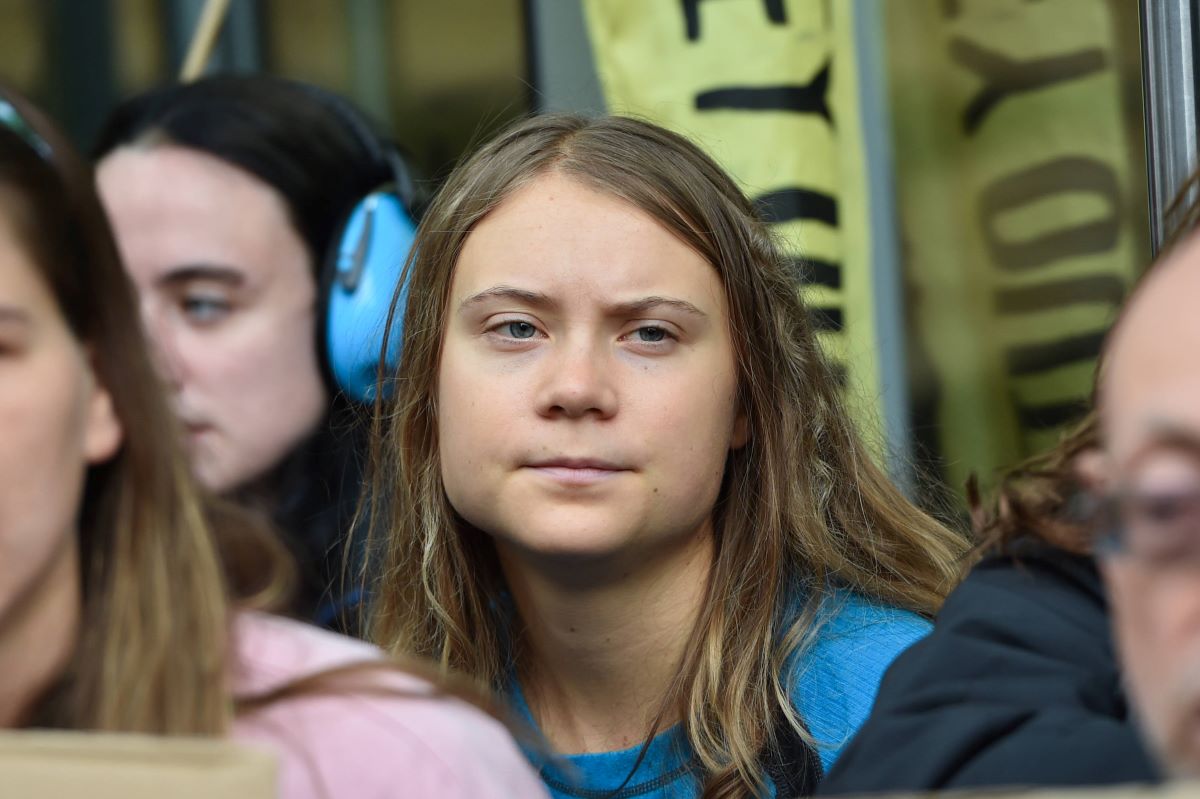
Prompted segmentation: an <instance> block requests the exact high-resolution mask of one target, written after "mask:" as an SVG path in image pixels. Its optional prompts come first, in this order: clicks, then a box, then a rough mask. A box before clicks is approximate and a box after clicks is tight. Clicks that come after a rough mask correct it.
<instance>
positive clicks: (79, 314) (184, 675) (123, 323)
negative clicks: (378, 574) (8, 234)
mask: <svg viewBox="0 0 1200 799" xmlns="http://www.w3.org/2000/svg"><path fill="white" fill-rule="evenodd" d="M0 100H3V101H5V102H8V103H10V104H11V105H12V106H13V107H14V108H15V109H16V110H17V112H18V113H19V115H20V117H21V118H22V120H23V122H24V123H26V124H27V125H28V129H25V130H22V129H20V127H19V126H20V122H19V121H18V122H16V124H15V125H14V123H13V120H7V125H6V126H0V198H2V199H0V210H3V212H4V213H5V214H6V215H7V216H8V217H9V218H10V219H11V220H12V222H13V225H14V229H15V231H16V233H17V236H18V239H19V241H20V242H21V244H22V245H23V246H24V247H25V249H26V251H27V252H28V253H29V254H30V256H31V260H32V261H33V263H34V265H35V267H36V268H37V269H38V271H39V274H40V276H41V278H42V280H43V281H44V282H45V284H46V285H47V286H48V287H49V288H50V290H51V292H52V294H53V296H54V298H55V301H56V303H57V305H58V308H59V310H60V312H61V313H62V315H63V317H64V319H65V320H66V322H67V324H68V326H69V327H70V329H71V331H72V333H73V335H74V336H75V337H76V339H78V340H79V341H80V342H81V343H82V344H84V345H85V346H86V347H87V348H88V351H89V353H90V354H91V360H92V364H93V368H94V370H95V374H96V378H97V380H98V381H99V383H100V384H102V385H103V386H104V387H105V389H106V390H107V391H108V393H109V394H110V396H111V398H112V403H113V407H114V411H115V413H116V416H117V418H118V419H119V420H120V423H121V427H122V430H123V438H122V443H121V446H120V448H119V450H118V452H117V453H116V455H115V456H114V457H113V458H111V459H110V460H108V461H106V462H104V463H102V464H99V465H95V466H92V467H91V468H89V469H88V472H87V475H86V479H85V484H84V496H83V500H82V507H81V509H80V511H79V516H78V518H79V525H78V535H79V542H80V546H79V553H80V554H79V557H80V560H81V563H82V581H83V584H82V589H83V590H82V618H81V623H80V625H79V629H80V637H79V639H78V640H77V642H76V644H75V651H74V653H73V656H72V658H71V661H70V665H69V666H68V668H67V672H66V674H65V675H63V677H62V678H61V679H60V680H59V681H58V683H57V684H56V685H55V686H54V687H53V688H52V689H51V690H50V692H49V693H48V695H46V696H44V697H41V698H40V700H39V703H38V706H37V707H36V708H35V711H34V715H35V720H36V722H37V723H38V724H44V725H50V726H56V727H63V728H69V729H81V730H108V731H121V732H144V733H172V734H176V733H177V734H195V735H200V734H205V735H209V734H211V735H215V734H220V733H223V732H225V731H226V730H227V729H228V725H229V722H230V720H231V718H232V716H233V712H234V706H233V702H232V700H231V698H230V693H229V686H228V685H227V679H226V672H227V666H228V656H229V652H228V640H227V639H228V631H227V625H228V619H229V610H230V602H231V597H232V596H237V597H240V598H242V599H245V600H247V601H249V602H250V604H256V602H257V604H263V603H269V602H270V601H272V599H273V598H274V597H276V596H277V595H280V593H281V592H282V591H283V590H284V586H285V583H286V581H287V575H288V570H287V566H286V561H285V560H283V559H282V551H281V550H279V549H276V548H273V546H272V544H271V541H272V540H273V539H272V537H271V535H270V534H269V532H268V531H267V530H266V529H265V528H263V527H262V526H261V525H259V524H258V523H256V522H255V521H254V520H253V519H251V518H250V517H248V516H245V515H244V514H241V513H239V512H237V511H235V510H233V509H231V508H229V507H227V506H224V505H219V504H215V503H213V502H210V501H207V500H205V499H204V498H203V497H202V496H201V495H200V493H199V491H198V489H197V488H196V487H195V484H194V483H193V481H192V479H191V477H190V474H189V467H188V463H187V461H186V458H185V456H184V454H183V452H182V449H181V445H180V433H179V430H178V429H177V426H176V421H175V418H174V415H173V414H172V412H171V410H170V408H169V407H168V405H167V403H166V400H165V393H164V392H163V390H162V387H161V385H160V383H159V380H158V377H157V375H156V373H155V370H154V368H153V365H152V364H151V362H150V359H149V357H148V355H147V352H148V351H147V348H146V342H145V340H144V338H143V336H142V332H141V327H140V325H139V322H138V320H139V315H138V308H137V304H136V300H135V297H134V293H133V289H132V287H131V285H130V284H129V283H128V281H127V280H126V278H125V274H124V271H123V269H122V265H121V262H120V260H119V257H118V254H117V249H116V245H115V242H114V240H113V236H112V232H111V230H110V229H109V225H108V222H107V219H106V217H105V215H104V213H103V211H102V209H101V206H100V202H99V199H98V198H97V196H96V193H95V190H94V188H93V186H92V176H91V170H90V169H89V168H88V166H87V165H86V164H85V163H84V162H83V161H82V160H81V159H80V158H79V157H78V155H76V153H75V152H74V151H73V150H72V148H71V147H70V146H69V145H68V144H67V142H66V141H65V140H64V138H63V137H62V136H61V135H60V134H59V133H58V131H57V130H56V129H55V128H54V127H53V126H52V125H51V124H50V123H49V121H48V120H46V119H45V118H44V117H43V116H42V115H41V114H40V113H39V112H38V111H37V110H36V109H34V108H32V107H31V106H30V105H29V104H28V103H26V102H25V101H24V100H23V99H22V98H21V97H19V96H17V95H16V94H15V93H13V92H10V91H7V90H4V89H0ZM38 146H41V147H42V150H43V151H42V152H40V153H39V152H38V149H37V147H38ZM30 390H36V387H31V388H30ZM213 525H216V526H218V527H219V529H220V530H221V531H223V533H224V534H225V535H226V536H227V541H228V544H229V548H228V549H227V550H225V551H221V550H220V549H219V547H218V545H217V543H216V542H215V540H214V538H213V536H212V529H211V528H212V526H213ZM251 563H252V564H254V568H250V565H249V564H251ZM231 592H232V593H231Z"/></svg>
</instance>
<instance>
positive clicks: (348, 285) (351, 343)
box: [314, 91, 417, 404]
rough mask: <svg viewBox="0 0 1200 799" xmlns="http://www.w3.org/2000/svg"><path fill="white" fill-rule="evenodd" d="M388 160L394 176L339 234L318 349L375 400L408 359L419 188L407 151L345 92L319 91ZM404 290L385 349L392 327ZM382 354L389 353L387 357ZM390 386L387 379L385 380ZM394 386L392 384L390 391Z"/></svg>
mask: <svg viewBox="0 0 1200 799" xmlns="http://www.w3.org/2000/svg"><path fill="white" fill-rule="evenodd" d="M314 93H316V94H317V96H319V97H320V99H321V100H322V102H323V103H324V104H325V105H327V106H328V107H329V108H330V110H331V111H333V112H334V113H336V114H337V115H338V117H340V118H341V119H342V120H343V121H344V123H345V125H346V127H347V128H349V129H350V130H353V131H354V134H355V136H357V137H358V139H359V140H360V141H361V142H362V144H363V146H364V147H365V148H366V149H367V151H368V152H370V153H371V154H372V155H373V156H374V157H375V159H376V161H377V162H378V163H379V164H380V168H381V171H386V172H387V173H390V175H389V177H390V182H389V183H387V184H386V185H382V186H380V187H378V188H376V189H375V190H374V191H372V192H371V193H370V194H368V195H367V196H366V197H364V198H362V199H361V200H359V201H358V202H357V203H356V204H355V206H354V207H353V208H352V209H351V210H350V212H349V214H348V215H347V216H346V217H345V220H344V221H343V223H342V225H341V227H340V228H339V229H338V231H337V232H336V233H335V234H334V236H333V240H332V243H331V247H330V250H329V252H328V253H327V254H326V258H325V264H324V270H323V273H322V275H321V280H320V285H321V291H322V294H321V302H320V312H321V315H322V317H323V319H322V325H321V327H320V328H319V331H320V332H319V334H318V338H319V341H318V348H319V350H320V353H321V356H322V361H323V364H324V366H325V369H326V371H327V373H328V376H329V377H330V378H331V379H332V382H333V383H334V385H335V388H336V389H338V390H340V391H341V392H342V393H343V394H345V395H346V397H347V398H349V399H350V400H352V401H354V402H358V403H363V404H370V403H372V402H374V401H375V399H376V394H377V392H378V387H379V385H380V381H379V378H380V374H381V365H382V374H383V375H384V376H387V375H389V374H391V373H392V372H394V371H395V369H396V368H397V366H398V365H399V363H400V354H401V351H402V349H403V332H404V331H403V325H404V309H405V305H406V303H407V299H408V286H407V284H405V285H403V286H401V285H400V283H401V280H402V278H403V276H404V266H405V263H406V262H407V260H408V253H409V250H411V249H412V245H413V240H414V239H415V238H416V227H417V226H416V223H415V222H414V221H413V216H412V213H411V209H412V206H413V196H414V193H415V191H414V187H413V182H412V178H411V177H410V176H409V173H408V169H407V167H406V166H405V164H404V160H403V159H402V158H401V156H400V154H399V153H398V152H396V151H395V150H394V149H393V148H391V147H389V146H388V145H386V144H385V143H384V142H382V141H381V140H380V139H379V138H378V137H377V136H376V135H375V134H374V132H373V131H372V130H371V129H370V127H369V125H368V124H367V123H366V122H365V121H364V120H363V118H362V117H360V116H359V115H358V113H357V112H356V111H355V110H354V109H353V107H351V106H350V105H349V103H347V102H346V101H345V100H343V99H342V98H340V97H338V96H337V95H333V94H329V93H327V92H324V91H314ZM397 292H398V293H399V296H398V301H397V304H396V311H395V315H394V316H393V319H392V327H391V330H390V332H389V334H388V335H387V352H386V353H384V352H383V345H384V330H385V328H386V326H387V318H388V313H389V311H390V309H391V306H392V300H393V297H395V296H396V295H397ZM381 356H382V357H381ZM384 385H386V383H385V384H384ZM388 393H389V392H388V391H387V389H386V388H385V389H384V398H385V399H386V396H387V394H388Z"/></svg>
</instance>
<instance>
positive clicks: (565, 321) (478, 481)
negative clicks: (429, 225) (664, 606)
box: [437, 173, 746, 570]
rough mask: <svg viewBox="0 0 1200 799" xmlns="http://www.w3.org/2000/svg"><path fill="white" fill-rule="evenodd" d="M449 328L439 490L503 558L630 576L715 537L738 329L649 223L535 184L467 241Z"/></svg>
mask: <svg viewBox="0 0 1200 799" xmlns="http://www.w3.org/2000/svg"><path fill="white" fill-rule="evenodd" d="M445 325H446V328H445V333H444V341H443V348H442V358H441V364H440V367H439V373H438V389H437V407H438V415H437V420H438V435H439V448H440V454H441V464H442V478H443V482H444V485H445V488H446V492H447V495H448V497H449V499H450V502H451V504H452V505H453V506H454V508H455V509H456V510H457V511H458V512H459V513H460V514H461V515H462V516H463V517H464V518H465V519H466V520H467V521H468V522H470V523H471V524H472V525H474V526H475V527H477V528H478V529H481V530H483V531H485V532H487V533H489V534H491V535H492V536H494V537H495V539H496V541H497V544H498V546H499V547H500V548H501V552H502V553H504V552H520V553H524V554H525V555H531V556H533V557H535V558H538V559H539V560H541V561H543V562H545V561H546V560H547V559H549V560H554V561H557V562H560V563H566V564H575V565H578V564H580V563H581V559H582V560H586V561H589V562H591V563H605V562H607V563H610V564H613V565H614V566H615V567H616V568H619V569H622V570H623V569H626V568H627V567H632V566H636V565H637V564H640V563H644V562H646V561H647V560H648V559H652V558H657V557H659V556H663V555H665V554H667V553H668V552H670V551H676V549H675V548H677V547H680V546H681V545H682V546H685V547H686V546H690V545H691V543H692V542H693V541H694V540H696V536H697V535H698V534H703V533H704V532H705V531H706V530H708V529H710V525H711V516H712V509H713V506H714V503H715V502H716V499H717V494H718V492H719V489H720V485H721V480H722V476H723V474H724V468H725V462H726V458H727V455H728V453H729V451H730V449H731V448H735V447H738V446H741V445H742V444H743V443H744V442H745V438H746V433H745V427H746V425H745V422H744V420H743V418H742V416H741V414H739V412H738V407H737V401H736V394H737V368H736V362H735V357H734V350H733V345H732V341H731V339H730V334H729V315H728V311H727V308H726V302H725V296H724V290H723V287H722V285H721V282H720V279H719V278H718V276H717V273H716V271H715V270H714V269H713V267H712V266H711V265H710V264H708V263H707V262H706V261H705V260H704V259H703V258H702V257H701V256H700V255H698V254H697V253H696V252H694V251H693V250H691V249H690V248H688V247H687V246H686V245H685V244H683V243H682V242H681V241H680V240H679V239H677V238H676V237H675V236H673V235H672V234H671V233H670V232H668V231H667V230H666V229H665V228H663V227H662V226H661V225H659V224H658V223H657V222H655V221H654V220H653V219H652V218H651V217H650V216H648V215H647V214H645V213H643V212H642V211H640V210H638V209H637V208H635V207H633V206H631V205H629V204H627V203H625V202H623V201H621V200H618V199H615V198H613V197H611V196H609V195H606V194H602V193H599V192H596V191H593V190H592V189H590V188H587V187H585V186H583V185H581V184H580V183H578V182H575V181H573V180H571V179H569V178H566V177H563V176H561V175H558V174H554V173H551V174H549V175H545V176H543V177H540V178H538V179H537V180H535V181H534V182H532V183H531V184H529V185H528V186H526V187H524V188H522V189H520V190H518V191H517V192H516V193H515V194H513V195H512V196H511V197H509V198H508V199H507V200H505V201H504V202H503V203H502V204H501V205H500V207H499V208H497V209H496V210H495V211H494V212H492V213H491V214H490V215H489V216H488V217H486V218H485V219H484V220H483V221H482V222H481V223H480V224H479V225H478V226H477V227H476V228H475V230H474V231H473V232H472V233H471V234H470V236H469V237H468V238H467V240H466V243H465V245H464V248H463V252H462V255H461V257H460V258H459V260H458V264H457V266H456V269H455V274H454V279H453V283H452V286H451V291H450V300H449V307H448V309H447V318H446V323H445Z"/></svg>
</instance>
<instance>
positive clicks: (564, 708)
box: [500, 533, 713, 753]
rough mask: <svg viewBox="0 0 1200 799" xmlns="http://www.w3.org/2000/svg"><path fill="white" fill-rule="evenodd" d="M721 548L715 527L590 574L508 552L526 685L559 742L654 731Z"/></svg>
mask: <svg viewBox="0 0 1200 799" xmlns="http://www.w3.org/2000/svg"><path fill="white" fill-rule="evenodd" d="M712 557H713V540H712V535H711V533H706V534H704V535H699V536H697V537H696V538H695V539H694V540H692V541H691V542H689V544H688V546H686V547H685V548H683V549H682V551H677V552H673V553H671V554H670V555H666V556H663V557H659V558H649V559H645V560H643V561H642V562H641V563H640V564H639V565H638V566H637V567H636V568H630V567H628V566H627V565H626V567H615V568H613V569H611V573H608V574H605V573H604V572H605V570H604V569H599V570H593V571H591V573H590V574H589V575H588V576H589V579H588V580H586V581H581V580H579V579H577V578H578V572H579V570H578V569H571V568H568V569H566V570H565V572H566V573H564V570H562V568H561V565H560V566H559V567H557V568H556V567H554V566H549V567H547V566H545V565H544V564H537V565H535V564H531V563H530V562H529V561H528V560H526V559H523V558H521V557H520V556H519V555H515V554H514V553H511V552H508V553H506V552H503V551H502V552H501V555H500V558H501V563H502V564H503V567H504V572H505V576H506V578H507V580H508V584H509V588H510V590H511V591H512V595H513V599H514V601H515V603H516V606H517V610H518V611H519V612H520V614H521V619H522V621H523V623H524V632H525V638H524V641H523V644H524V646H523V649H522V663H520V664H519V675H520V677H521V682H522V688H523V690H524V693H525V696H526V699H527V700H528V702H529V706H530V710H531V711H532V712H533V714H534V717H535V718H536V719H537V721H538V725H539V726H540V727H541V730H542V733H543V735H545V736H546V738H547V740H548V741H549V742H550V743H551V744H552V745H553V746H554V748H555V749H556V750H558V751H561V752H570V753H581V752H607V751H614V750H619V749H627V748H629V747H632V746H636V745H637V744H639V743H640V742H641V741H642V740H643V739H644V738H645V736H646V735H647V734H648V733H649V732H650V725H651V723H652V722H653V721H654V719H655V716H656V715H657V713H658V711H659V710H660V708H661V707H662V702H663V699H664V697H665V696H666V695H667V692H668V691H669V690H670V687H671V682H672V680H673V679H674V678H675V676H676V674H677V673H678V669H679V666H680V662H681V660H682V658H683V654H684V650H685V648H686V646H687V642H688V639H689V637H690V636H691V634H692V630H693V628H694V627H695V622H696V619H697V617H698V615H699V612H700V607H701V603H702V602H703V598H704V592H705V590H706V587H707V583H708V575H709V571H710V570H711V565H712ZM597 572H599V573H597ZM572 576H575V577H576V579H572ZM581 582H584V583H585V584H584V585H582V586H581ZM676 720H677V719H676V717H674V716H673V715H668V716H667V717H666V718H665V719H664V720H663V721H664V722H665V723H666V724H670V723H673V722H674V721H676ZM663 726H665V724H663V725H660V727H659V729H661V728H662V727H663Z"/></svg>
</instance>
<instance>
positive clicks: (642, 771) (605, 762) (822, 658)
mask: <svg viewBox="0 0 1200 799" xmlns="http://www.w3.org/2000/svg"><path fill="white" fill-rule="evenodd" d="M822 619H823V623H822V625H821V627H820V630H819V631H818V633H817V638H816V639H815V640H814V641H813V642H812V643H811V644H810V645H809V647H808V648H807V649H806V650H805V651H804V653H803V654H802V656H801V659H800V661H799V662H798V663H797V664H796V667H795V668H794V669H793V670H791V673H792V674H793V675H794V681H793V683H792V685H791V695H792V702H793V703H794V705H795V707H796V710H797V711H798V712H799V713H800V718H801V719H802V720H803V721H804V723H805V725H806V726H807V727H808V730H809V732H810V733H812V736H813V738H814V739H815V740H816V742H817V755H818V757H819V758H820V760H821V767H822V768H823V769H824V770H825V771H826V772H828V771H829V767H830V766H831V765H833V762H834V761H835V760H837V758H838V755H840V754H841V752H842V749H843V748H844V747H845V745H846V743H847V742H848V741H849V740H850V738H851V737H852V736H853V735H854V733H855V732H856V731H857V730H858V728H859V727H860V726H862V723H863V722H864V721H865V720H866V718H867V714H868V713H869V712H870V710H871V705H872V704H873V703H874V701H875V693H876V692H877V691H878V690H879V681H880V680H881V679H882V678H883V673H884V671H885V670H887V667H888V666H889V665H891V663H892V661H893V660H895V659H896V656H898V655H899V654H900V653H901V652H903V651H904V650H905V649H907V648H908V647H909V646H910V645H911V644H913V643H914V642H916V641H917V640H919V639H921V638H923V637H924V636H925V635H926V634H927V633H928V632H929V630H930V629H931V625H930V623H929V622H928V621H926V620H925V619H923V618H921V617H920V616H918V615H916V614H915V613H910V612H908V611H905V610H898V609H896V608H893V607H888V606H886V605H880V604H878V603H875V602H872V601H870V600H867V599H864V598H863V597H861V596H858V595H857V594H853V593H851V592H848V591H840V592H837V593H835V594H834V595H833V596H832V597H830V599H829V600H827V601H826V603H825V605H824V606H823V608H822ZM511 699H512V701H513V703H514V704H515V705H516V708H517V710H518V711H519V712H520V713H521V714H522V715H523V716H524V717H525V719H526V721H527V722H529V723H530V724H532V725H534V727H535V728H536V724H535V722H534V720H533V717H532V715H531V714H530V712H529V706H528V705H527V704H526V702H525V697H524V695H523V694H522V693H521V689H520V686H519V685H514V686H513V689H512V696H511ZM641 751H642V746H641V745H638V746H635V747H633V748H631V749H622V750H620V751H617V752H599V753H594V754H582V755H562V756H560V757H558V758H557V759H555V760H553V761H551V762H545V760H546V759H545V757H544V756H539V755H535V754H533V753H530V752H527V754H528V755H529V756H530V759H531V760H532V761H533V763H534V765H535V766H537V767H538V768H540V770H541V774H542V779H543V781H544V782H545V783H546V786H547V787H548V788H549V789H550V795H551V796H553V797H555V799H602V798H604V799H633V797H637V799H690V797H696V796H699V795H700V786H699V782H698V781H697V780H696V778H695V776H694V774H693V766H692V762H691V758H690V757H688V755H687V753H688V751H689V747H688V745H687V742H686V741H685V740H684V735H683V731H682V729H681V728H680V727H679V726H678V725H676V726H675V727H672V728H671V729H669V730H667V731H665V732H663V733H660V734H659V735H657V736H655V738H654V740H652V741H651V742H650V746H649V747H648V748H647V751H646V754H645V757H643V758H642V762H641V764H639V765H638V767H637V771H636V772H635V773H634V774H633V776H632V777H630V774H629V773H630V771H631V770H632V769H633V766H634V763H635V762H636V761H637V758H638V755H639V754H641ZM627 778H628V779H627ZM622 784H624V786H625V787H624V788H622V789H621V790H620V791H617V792H616V793H614V792H613V790H614V789H615V788H617V787H618V786H620V785H622Z"/></svg>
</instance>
